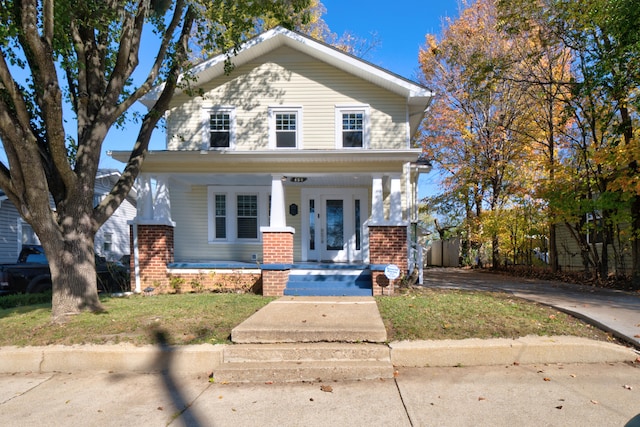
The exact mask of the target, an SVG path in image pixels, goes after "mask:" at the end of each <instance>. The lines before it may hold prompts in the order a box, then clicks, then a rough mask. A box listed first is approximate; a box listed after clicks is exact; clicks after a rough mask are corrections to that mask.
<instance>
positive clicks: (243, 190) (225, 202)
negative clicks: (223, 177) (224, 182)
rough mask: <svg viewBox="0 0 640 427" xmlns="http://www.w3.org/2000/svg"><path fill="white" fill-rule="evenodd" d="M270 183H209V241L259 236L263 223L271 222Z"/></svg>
mask: <svg viewBox="0 0 640 427" xmlns="http://www.w3.org/2000/svg"><path fill="white" fill-rule="evenodd" d="M270 189H271V187H253V188H251V189H249V188H248V187H241V186H233V187H214V186H212V187H209V189H208V198H209V243H225V242H227V243H240V242H247V243H250V242H256V241H259V240H260V232H259V231H260V226H264V225H267V224H268V223H269V217H268V214H269V206H268V204H269V190H270Z"/></svg>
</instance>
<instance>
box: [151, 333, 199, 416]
mask: <svg viewBox="0 0 640 427" xmlns="http://www.w3.org/2000/svg"><path fill="white" fill-rule="evenodd" d="M153 335H154V338H155V341H156V344H157V345H158V347H159V348H160V352H159V353H158V359H157V360H156V362H155V363H154V366H158V367H159V368H160V373H161V375H162V381H163V382H164V385H165V387H166V389H167V393H168V395H169V397H170V398H171V401H172V402H173V404H174V406H175V407H176V409H177V410H178V411H179V412H178V413H177V414H176V415H175V418H178V417H181V421H182V422H183V423H184V425H187V426H189V427H200V426H203V425H204V424H203V423H202V422H200V420H198V418H197V417H196V414H194V413H193V411H189V408H190V407H191V403H192V402H188V401H187V399H186V398H185V397H184V395H183V394H182V392H181V390H180V387H179V386H178V384H177V382H176V379H175V373H173V372H172V371H171V363H172V360H173V356H174V355H175V353H174V351H173V349H172V348H171V346H170V345H169V340H168V334H167V332H166V331H164V330H162V329H155V330H154V331H153Z"/></svg>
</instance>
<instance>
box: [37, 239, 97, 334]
mask: <svg viewBox="0 0 640 427" xmlns="http://www.w3.org/2000/svg"><path fill="white" fill-rule="evenodd" d="M93 237H94V236H93V234H92V233H78V232H77V230H73V231H71V232H69V231H68V232H67V234H66V235H65V240H64V241H62V242H60V241H57V240H56V239H50V240H45V241H43V244H42V246H43V248H44V250H45V254H46V255H47V259H48V260H49V268H50V269H51V280H52V282H53V299H52V313H51V319H52V321H53V322H56V323H63V322H65V321H66V320H67V319H68V317H69V316H72V315H75V314H78V313H80V312H81V311H84V310H90V311H93V312H100V311H103V310H104V309H103V307H102V304H101V303H100V299H99V298H98V286H97V277H96V264H95V255H94V248H93V244H94V239H93Z"/></svg>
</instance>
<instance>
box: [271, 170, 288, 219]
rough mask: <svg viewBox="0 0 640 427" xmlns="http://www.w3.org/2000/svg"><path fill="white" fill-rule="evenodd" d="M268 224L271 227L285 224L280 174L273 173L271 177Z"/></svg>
mask: <svg viewBox="0 0 640 427" xmlns="http://www.w3.org/2000/svg"><path fill="white" fill-rule="evenodd" d="M269 226H270V227H272V228H281V227H286V226H287V217H286V214H285V202H284V186H283V185H282V176H281V175H273V176H272V177H271V223H270V224H269Z"/></svg>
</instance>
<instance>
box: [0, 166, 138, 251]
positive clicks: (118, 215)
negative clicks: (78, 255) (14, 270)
mask: <svg viewBox="0 0 640 427" xmlns="http://www.w3.org/2000/svg"><path fill="white" fill-rule="evenodd" d="M119 176H120V172H118V171H117V170H99V171H98V175H97V176H96V185H95V193H94V203H95V204H97V203H98V202H99V201H100V200H101V198H102V197H104V195H106V194H107V193H108V192H109V191H110V190H111V187H112V186H113V184H114V183H115V182H116V181H117V180H118V177H119ZM135 199H136V197H135V191H132V192H131V194H129V196H128V197H127V198H126V199H125V200H124V201H123V202H122V204H121V205H120V207H119V208H118V209H117V210H116V211H115V212H114V213H113V215H112V216H111V217H110V218H109V219H108V220H107V222H105V223H104V225H103V226H102V227H100V230H98V233H97V234H96V238H95V250H96V254H97V255H101V256H104V257H105V258H106V259H107V260H110V261H116V260H119V259H120V258H121V257H122V256H123V255H128V254H129V252H130V238H129V225H128V221H131V220H132V219H133V218H134V217H135V215H136V200H135ZM52 206H53V205H52ZM25 244H40V241H39V240H38V237H37V236H36V235H35V233H34V232H33V229H32V228H31V226H30V225H29V224H28V223H26V222H25V221H24V220H23V219H22V218H21V217H20V215H19V214H18V211H17V210H16V208H15V206H14V205H13V203H11V201H10V200H9V199H8V198H7V196H6V195H5V194H4V192H2V191H0V263H14V262H16V260H17V259H18V254H19V253H20V249H21V248H22V245H25Z"/></svg>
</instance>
